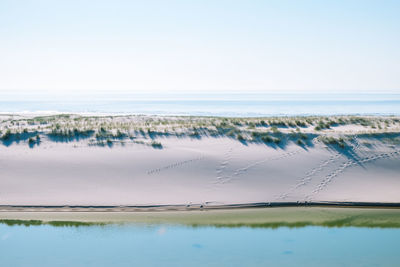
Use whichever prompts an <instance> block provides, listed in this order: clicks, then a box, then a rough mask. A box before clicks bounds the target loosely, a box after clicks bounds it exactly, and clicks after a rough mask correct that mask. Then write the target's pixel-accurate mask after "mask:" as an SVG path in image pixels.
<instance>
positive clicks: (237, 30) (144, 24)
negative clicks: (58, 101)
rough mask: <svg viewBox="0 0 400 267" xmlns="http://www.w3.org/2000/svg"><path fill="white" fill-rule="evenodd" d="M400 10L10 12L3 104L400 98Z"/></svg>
mask: <svg viewBox="0 0 400 267" xmlns="http://www.w3.org/2000/svg"><path fill="white" fill-rule="evenodd" d="M399 14H400V1H387V0H386V1H385V0H381V1H378V0H376V1H367V0H359V1H352V0H345V1H339V0H338V1H322V0H321V1H300V0H293V1H285V0H276V1H268V0H263V1H261V0H260V1H256V0H242V1H232V0H229V1H228V0H226V1H218V0H209V1H194V0H192V1H190V0H186V1H183V0H182V1H176V0H170V1H167V0H159V1H156V0H146V1H144V0H143V1H128V0H127V1H122V0H113V1H111V0H109V1H104V0H92V1H90V0H85V1H76V0H65V1H54V0H35V1H24V0H18V1H15V0H1V1H0V92H6V91H10V90H17V91H30V92H32V91H34V90H37V91H49V92H54V93H65V92H77V93H79V92H89V93H90V92H96V91H98V90H100V91H109V90H118V91H121V92H134V93H137V92H139V93H140V92H146V93H149V92H150V93H151V92H168V91H171V90H173V91H178V92H179V91H185V92H203V91H208V92H215V91H220V92H231V91H240V92H244V91H255V92H304V91H307V92H314V91H317V92H329V93H331V92H335V91H339V92H349V91H351V92H379V91H386V92H395V93H400V49H399V47H400V16H399Z"/></svg>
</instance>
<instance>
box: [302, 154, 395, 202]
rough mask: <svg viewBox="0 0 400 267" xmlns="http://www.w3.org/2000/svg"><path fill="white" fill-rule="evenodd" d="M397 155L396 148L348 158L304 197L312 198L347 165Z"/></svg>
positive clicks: (355, 164) (350, 165)
mask: <svg viewBox="0 0 400 267" xmlns="http://www.w3.org/2000/svg"><path fill="white" fill-rule="evenodd" d="M399 156H400V150H396V151H392V152H385V153H380V154H378V155H374V156H369V157H364V158H361V159H358V160H353V159H351V160H348V161H346V162H344V163H343V164H341V165H340V166H339V168H337V169H336V170H334V171H333V172H331V173H329V174H328V175H327V176H325V178H324V179H323V180H322V181H321V183H319V184H318V185H317V187H316V188H315V189H314V190H313V191H312V192H311V193H310V194H308V195H307V196H306V197H305V199H306V200H312V198H313V196H315V195H316V194H318V193H319V192H320V191H322V190H323V189H325V188H326V187H327V186H328V184H329V183H331V182H332V180H333V179H334V178H336V177H337V176H339V175H340V174H341V173H343V172H344V171H345V170H346V169H347V168H349V167H353V166H357V165H360V164H363V163H368V162H371V161H374V160H378V159H384V158H397V157H399Z"/></svg>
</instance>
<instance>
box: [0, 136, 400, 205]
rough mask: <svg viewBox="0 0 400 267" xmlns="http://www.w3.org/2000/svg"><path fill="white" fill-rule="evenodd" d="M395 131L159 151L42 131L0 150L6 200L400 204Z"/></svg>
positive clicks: (177, 140)
mask: <svg viewBox="0 0 400 267" xmlns="http://www.w3.org/2000/svg"><path fill="white" fill-rule="evenodd" d="M347 130H348V129H347ZM329 131H330V133H332V130H331V129H330V130H329ZM333 133H334V134H336V135H337V134H338V132H333ZM28 134H29V133H28ZM121 136H122V134H121ZM388 136H389V137H385V138H387V139H388V140H386V141H385V142H383V141H382V140H383V139H382V137H380V136H378V137H376V136H368V135H363V134H353V135H352V136H350V137H349V136H347V137H346V138H347V139H346V140H347V141H345V142H346V147H344V148H341V147H339V146H338V145H335V144H334V145H330V144H329V143H327V142H322V141H321V140H320V139H319V138H318V135H315V136H314V137H313V138H312V139H309V140H308V141H307V142H308V143H307V145H297V144H296V143H295V142H289V141H287V142H286V143H285V144H284V145H269V144H265V143H260V142H252V141H246V142H243V141H241V140H240V141H238V140H237V139H236V138H232V137H228V136H215V137H213V136H201V137H200V138H199V137H196V138H189V137H180V136H168V135H164V136H157V137H156V138H155V139H153V140H157V141H159V142H161V143H162V148H161V149H159V148H157V149H156V148H154V147H152V146H150V145H146V143H145V142H138V141H137V139H127V138H125V139H123V138H122V139H121V140H124V143H122V142H121V144H119V143H117V142H116V141H113V143H112V146H107V145H106V146H97V145H96V146H93V145H90V143H91V140H90V139H85V138H83V139H82V138H81V139H79V138H75V139H73V140H72V141H57V140H56V141H54V139H51V138H47V137H46V135H42V137H41V139H40V145H35V146H34V147H29V146H27V145H26V142H27V141H21V142H19V143H12V144H11V145H8V143H7V145H4V146H0V204H1V205H93V206H96V205H121V206H124V205H194V204H197V205H203V206H207V205H208V206H210V205H227V204H240V203H257V202H271V203H272V202H304V201H309V202H310V201H315V202H318V201H333V202H352V201H354V202H396V203H400V144H399V142H398V140H397V139H398V137H397V135H393V134H392V135H388ZM283 138H284V137H283ZM396 138H397V139H396ZM145 141H146V140H145Z"/></svg>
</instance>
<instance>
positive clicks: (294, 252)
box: [0, 224, 400, 267]
mask: <svg viewBox="0 0 400 267" xmlns="http://www.w3.org/2000/svg"><path fill="white" fill-rule="evenodd" d="M399 240H400V229H398V228H397V229H396V228H363V227H360V228H357V227H341V228H337V227H332V228H329V227H319V226H307V227H300V228H287V227H279V228H276V229H273V228H250V227H232V228H228V227H213V226H207V227H192V226H179V225H129V224H125V225H105V226H80V227H71V226H63V227H55V226H51V225H38V226H29V227H27V226H21V225H20V226H18V225H14V226H8V225H5V224H2V225H0V266H42V267H45V266H97V267H98V266H114V267H118V266H399V264H400V254H399V253H398V248H399Z"/></svg>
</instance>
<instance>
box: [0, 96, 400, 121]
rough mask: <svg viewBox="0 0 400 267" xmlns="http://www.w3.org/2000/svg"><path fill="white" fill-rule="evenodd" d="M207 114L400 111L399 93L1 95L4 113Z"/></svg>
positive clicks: (283, 114) (397, 113) (256, 114)
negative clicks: (184, 95)
mask: <svg viewBox="0 0 400 267" xmlns="http://www.w3.org/2000/svg"><path fill="white" fill-rule="evenodd" d="M45 111H46V112H47V111H54V112H87V113H118V114H120V113H122V114H147V115H151V114H159V115H205V116H285V115H289V116H293V115H341V114H346V115H347V114H354V115H357V114H360V115H400V94H380V95H377V94H375V95H371V94H370V95H350V94H349V95H339V94H331V95H327V94H324V95H300V94H299V95H277V94H275V95H268V94H260V95H251V94H235V95H211V96H209V95H207V96H205V95H189V96H186V97H183V96H180V95H161V96H157V97H155V96H154V95H153V96H151V95H149V96H143V95H140V96H133V95H126V96H124V95H111V94H108V95H92V96H91V95H82V96H80V95H75V96H65V97H61V96H59V97H54V96H46V95H42V96H40V95H26V96H1V95H0V112H45Z"/></svg>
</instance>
